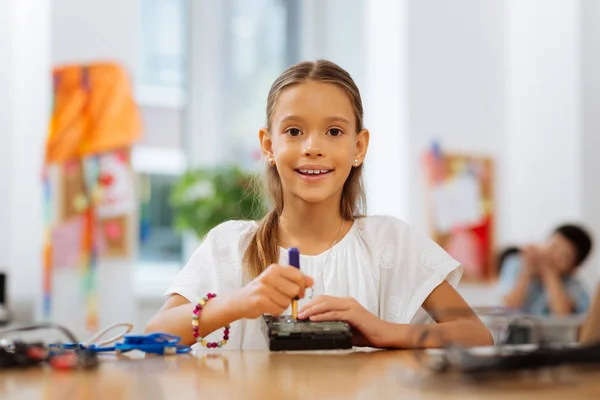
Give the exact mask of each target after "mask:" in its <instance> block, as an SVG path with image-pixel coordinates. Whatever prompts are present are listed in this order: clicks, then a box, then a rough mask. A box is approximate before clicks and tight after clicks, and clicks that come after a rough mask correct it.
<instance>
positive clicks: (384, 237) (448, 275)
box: [371, 217, 462, 323]
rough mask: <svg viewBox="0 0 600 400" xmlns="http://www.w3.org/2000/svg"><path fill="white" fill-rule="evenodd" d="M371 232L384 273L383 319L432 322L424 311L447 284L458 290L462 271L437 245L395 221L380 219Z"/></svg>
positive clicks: (381, 293)
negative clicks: (434, 295)
mask: <svg viewBox="0 0 600 400" xmlns="http://www.w3.org/2000/svg"><path fill="white" fill-rule="evenodd" d="M371 230H373V231H375V230H376V231H377V232H373V233H372V234H373V235H375V237H374V238H373V237H371V240H373V239H375V242H374V247H375V248H376V249H377V250H376V252H377V259H378V264H379V270H380V298H379V305H380V317H381V318H383V319H385V320H387V321H390V322H395V323H417V322H427V321H429V322H430V321H431V318H429V316H428V315H427V313H426V312H425V311H424V310H423V309H422V305H423V302H424V301H425V299H427V297H428V296H429V294H431V292H432V291H433V290H434V289H435V288H436V287H437V286H439V285H440V284H441V283H442V282H443V281H444V280H445V281H447V282H448V283H450V284H451V285H452V286H453V287H457V286H458V283H459V281H460V279H461V277H462V267H461V265H460V263H459V262H458V261H456V260H455V259H453V258H452V257H451V256H450V255H449V254H448V253H447V252H446V251H444V250H443V249H442V248H441V247H440V246H439V245H438V244H437V243H435V242H434V241H433V240H431V239H430V238H428V237H427V236H426V235H424V234H422V233H420V232H418V231H417V230H415V229H413V228H411V227H410V226H409V225H408V224H407V223H405V222H403V221H401V220H399V219H396V218H392V217H379V219H378V220H376V222H375V226H372V227H371Z"/></svg>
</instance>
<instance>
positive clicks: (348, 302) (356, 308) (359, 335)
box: [298, 296, 389, 347]
mask: <svg viewBox="0 0 600 400" xmlns="http://www.w3.org/2000/svg"><path fill="white" fill-rule="evenodd" d="M298 318H300V319H310V320H311V321H314V322H317V321H345V322H347V323H348V324H349V325H350V326H351V327H352V328H353V331H354V332H353V342H354V345H355V346H368V347H386V346H387V339H386V332H387V331H389V329H386V328H389V326H388V323H387V322H385V321H383V320H382V319H380V318H378V317H376V316H375V315H373V314H371V313H370V312H369V311H367V310H366V309H365V308H364V307H363V306H361V305H360V304H359V303H358V302H357V301H356V300H355V299H354V298H352V297H332V296H317V297H315V298H314V299H313V300H311V301H310V302H309V303H307V304H306V305H305V306H304V307H302V309H301V310H300V312H299V314H298Z"/></svg>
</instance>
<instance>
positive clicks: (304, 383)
mask: <svg viewBox="0 0 600 400" xmlns="http://www.w3.org/2000/svg"><path fill="white" fill-rule="evenodd" d="M482 397H483V398H491V399H511V398H527V399H545V400H548V399H567V400H573V399H579V398H582V399H593V398H600V374H599V373H598V371H597V370H596V371H593V370H589V371H584V370H578V369H574V368H566V367H562V368H559V369H554V370H546V371H538V372H528V373H519V374H512V375H504V376H502V377H497V376H496V377H488V378H485V379H482V378H477V379H473V378H468V377H465V376H461V375H458V374H454V373H445V374H439V373H434V372H431V371H429V370H428V369H427V368H424V367H423V366H422V364H420V363H419V362H418V361H417V359H416V358H415V353H414V352H411V351H376V352H353V353H349V354H348V353H346V354H300V353H296V354H282V353H269V352H259V351H256V352H250V351H244V352H238V351H223V352H220V353H211V354H206V353H203V354H199V355H195V356H194V355H178V356H167V357H157V356H147V357H144V356H143V355H141V354H137V355H135V354H132V355H124V356H120V357H116V356H112V355H103V356H102V362H101V365H100V367H99V368H98V369H96V370H93V371H87V372H86V371H77V372H65V371H63V372H61V371H52V370H47V369H41V368H36V369H29V370H17V371H15V370H10V371H8V370H4V371H0V399H13V398H14V399H45V400H51V399H59V400H70V399H78V400H79V399H82V400H85V399H110V400H113V399H142V400H154V399H177V400H183V399H188V398H190V399H191V398H194V399H195V398H206V399H224V398H229V399H230V398H235V399H237V398H239V399H321V398H323V399H344V400H347V399H353V398H362V399H377V398H392V399H406V398H410V399H412V398H418V399H475V398H482Z"/></svg>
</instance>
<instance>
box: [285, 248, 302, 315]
mask: <svg viewBox="0 0 600 400" xmlns="http://www.w3.org/2000/svg"><path fill="white" fill-rule="evenodd" d="M288 258H289V263H290V265H291V266H292V267H294V268H298V269H300V251H299V250H298V249H297V248H296V247H290V248H289V250H288ZM298 300H299V298H298V296H296V297H294V299H293V300H292V319H293V320H294V322H296V321H297V320H298Z"/></svg>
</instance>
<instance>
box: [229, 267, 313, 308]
mask: <svg viewBox="0 0 600 400" xmlns="http://www.w3.org/2000/svg"><path fill="white" fill-rule="evenodd" d="M312 285H313V280H312V278H311V277H310V276H307V275H304V274H303V273H302V272H301V271H300V270H299V269H297V268H294V267H283V266H281V265H278V264H272V265H270V266H269V267H268V268H267V269H266V270H264V271H263V273H262V274H260V275H259V276H258V277H256V278H255V279H254V280H252V281H251V282H250V283H249V284H247V285H246V286H244V287H243V288H242V289H240V291H239V293H237V294H236V295H234V296H233V298H234V299H235V300H234V301H235V302H236V308H237V310H238V311H239V317H240V318H248V319H254V318H258V317H260V316H261V315H263V314H271V315H274V316H277V315H280V314H281V313H282V312H284V311H285V310H286V309H287V308H288V307H289V306H290V304H291V302H292V299H293V298H294V297H296V296H298V297H299V298H303V297H304V289H305V288H306V287H307V286H308V287H310V286H312Z"/></svg>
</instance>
